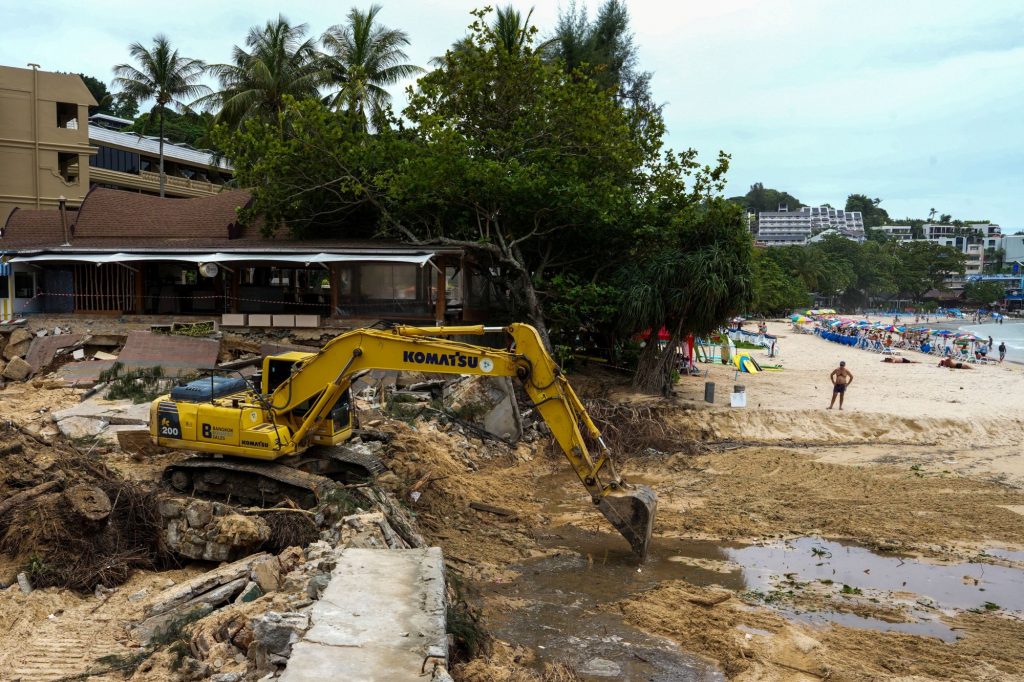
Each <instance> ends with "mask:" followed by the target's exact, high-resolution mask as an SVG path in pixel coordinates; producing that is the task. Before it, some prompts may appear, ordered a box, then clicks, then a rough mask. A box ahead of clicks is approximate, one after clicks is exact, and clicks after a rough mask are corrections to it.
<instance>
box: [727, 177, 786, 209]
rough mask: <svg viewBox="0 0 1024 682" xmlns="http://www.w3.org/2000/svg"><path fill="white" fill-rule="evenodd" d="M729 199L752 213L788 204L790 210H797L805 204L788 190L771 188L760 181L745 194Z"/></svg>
mask: <svg viewBox="0 0 1024 682" xmlns="http://www.w3.org/2000/svg"><path fill="white" fill-rule="evenodd" d="M729 201H732V202H733V203H736V204H739V205H740V206H742V207H743V208H744V209H746V210H747V211H748V212H750V213H760V212H762V211H777V210H779V207H780V206H786V207H788V208H789V210H790V211H796V210H798V209H799V208H800V207H802V206H803V204H802V203H800V200H799V199H797V198H796V197H794V196H793V195H792V194H790V193H788V192H784V191H782V190H777V189H770V188H767V187H765V186H764V185H763V184H761V183H760V182H755V183H754V184H753V185H751V186H750V191H748V192H747V193H746V194H744V195H743V196H738V197H729Z"/></svg>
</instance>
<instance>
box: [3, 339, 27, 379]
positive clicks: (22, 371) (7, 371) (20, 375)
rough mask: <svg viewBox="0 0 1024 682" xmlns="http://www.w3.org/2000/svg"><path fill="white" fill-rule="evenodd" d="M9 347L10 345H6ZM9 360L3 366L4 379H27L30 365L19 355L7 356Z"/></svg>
mask: <svg viewBox="0 0 1024 682" xmlns="http://www.w3.org/2000/svg"><path fill="white" fill-rule="evenodd" d="M8 348H10V346H8ZM8 359H9V360H10V361H9V362H8V363H7V366H6V367H5V368H4V373H3V377H4V379H10V380H11V381H24V380H25V379H28V378H29V376H31V374H32V365H30V364H28V363H27V362H25V361H24V360H22V359H21V358H20V357H17V356H15V357H13V358H8Z"/></svg>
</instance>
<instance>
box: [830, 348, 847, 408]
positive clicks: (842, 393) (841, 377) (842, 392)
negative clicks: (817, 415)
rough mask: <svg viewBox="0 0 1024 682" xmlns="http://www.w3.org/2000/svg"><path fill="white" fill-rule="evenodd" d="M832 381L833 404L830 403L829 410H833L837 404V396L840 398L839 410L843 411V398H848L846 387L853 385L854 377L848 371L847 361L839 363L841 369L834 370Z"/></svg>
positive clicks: (831, 376)
mask: <svg viewBox="0 0 1024 682" xmlns="http://www.w3.org/2000/svg"><path fill="white" fill-rule="evenodd" d="M829 378H830V379H831V380H832V402H831V403H829V406H828V409H830V410H831V409H832V407H833V406H835V404H836V396H838V397H839V409H840V410H841V409H843V398H845V397H846V387H847V386H849V385H850V384H852V383H853V375H852V374H851V373H850V370H848V369H846V361H845V360H843V361H841V362H840V363H839V367H836V368H835V369H834V370H832V374H830V375H829Z"/></svg>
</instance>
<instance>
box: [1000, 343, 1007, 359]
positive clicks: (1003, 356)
mask: <svg viewBox="0 0 1024 682" xmlns="http://www.w3.org/2000/svg"><path fill="white" fill-rule="evenodd" d="M1005 359H1006V342H1005V341H1000V342H999V362H1002V361H1003V360H1005Z"/></svg>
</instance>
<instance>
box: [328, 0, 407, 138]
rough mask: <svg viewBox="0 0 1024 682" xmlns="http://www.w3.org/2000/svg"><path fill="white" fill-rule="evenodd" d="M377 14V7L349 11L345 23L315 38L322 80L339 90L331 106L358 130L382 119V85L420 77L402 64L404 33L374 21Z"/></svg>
mask: <svg viewBox="0 0 1024 682" xmlns="http://www.w3.org/2000/svg"><path fill="white" fill-rule="evenodd" d="M380 10H381V7H380V5H371V6H370V9H369V10H367V11H366V12H362V11H360V10H358V9H356V8H355V7H353V8H352V9H351V10H350V11H349V13H348V21H347V22H346V23H344V24H337V25H335V26H332V27H330V28H329V29H327V31H326V32H325V33H324V34H323V36H322V37H321V38H320V42H321V44H322V45H323V47H324V50H325V51H326V54H325V55H324V57H323V65H324V67H325V68H326V70H327V74H328V75H327V78H328V80H329V81H330V82H331V83H333V84H335V85H337V86H338V92H337V93H335V94H334V95H332V96H331V98H330V104H331V106H332V107H334V108H342V107H344V108H345V109H346V110H347V111H348V112H349V113H350V114H351V115H352V116H353V117H354V119H355V121H356V123H357V125H358V126H360V127H361V128H362V129H363V130H366V129H367V128H368V125H369V123H370V122H373V123H374V124H375V125H376V124H378V123H379V122H380V121H381V120H382V116H383V114H384V112H385V110H386V107H387V104H388V103H389V102H390V101H391V95H390V94H389V93H388V91H387V90H385V87H386V86H388V85H394V84H395V83H398V82H399V81H401V80H403V79H405V78H410V77H412V76H415V75H416V74H418V73H422V72H423V69H421V68H420V67H418V66H415V65H413V64H408V63H406V61H407V60H408V59H409V57H408V55H406V54H405V52H404V51H403V50H402V48H403V47H404V46H406V45H408V44H409V36H408V34H406V32H405V31H401V30H399V29H393V28H388V27H387V26H382V25H381V24H378V23H376V22H375V20H376V17H377V14H378V13H379V12H380Z"/></svg>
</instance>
